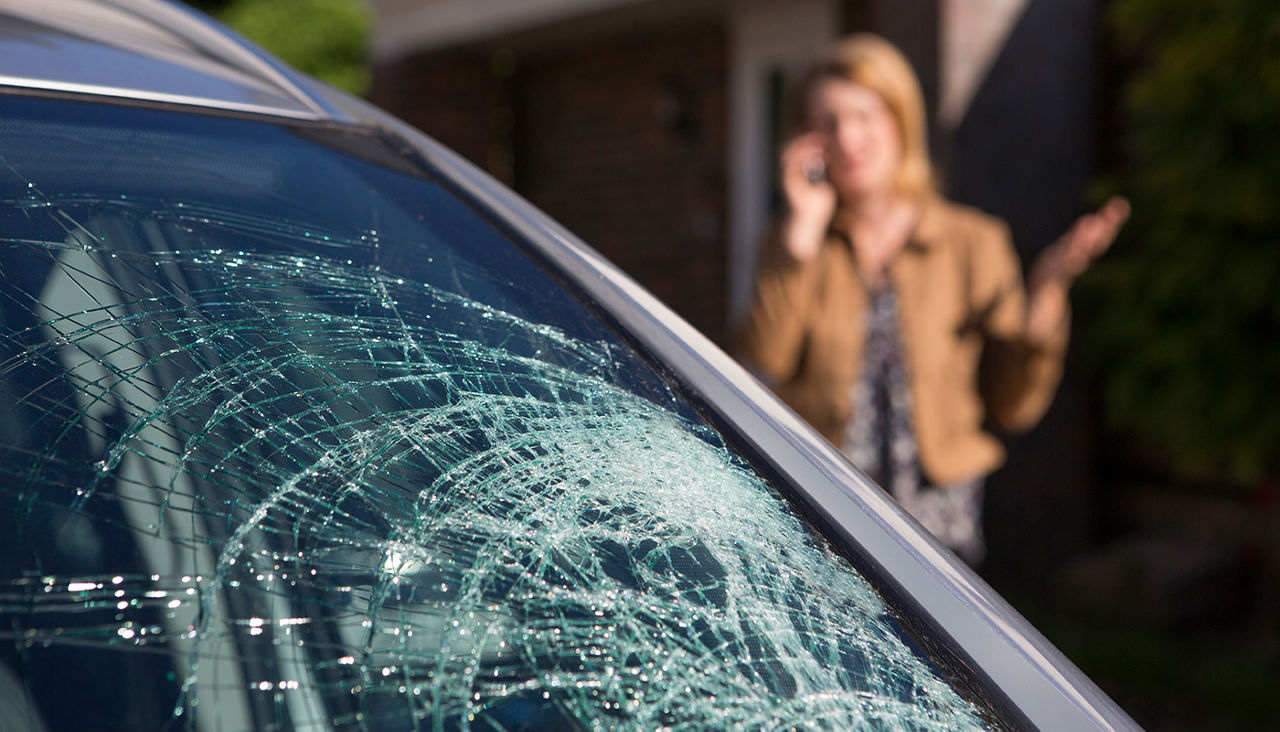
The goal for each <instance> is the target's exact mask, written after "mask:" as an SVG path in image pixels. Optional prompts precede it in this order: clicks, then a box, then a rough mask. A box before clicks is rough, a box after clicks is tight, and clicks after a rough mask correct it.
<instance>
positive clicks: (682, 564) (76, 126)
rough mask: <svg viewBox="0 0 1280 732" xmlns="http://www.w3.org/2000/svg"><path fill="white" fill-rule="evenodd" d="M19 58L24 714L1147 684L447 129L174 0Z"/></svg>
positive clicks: (4, 506) (577, 713)
mask: <svg viewBox="0 0 1280 732" xmlns="http://www.w3.org/2000/svg"><path fill="white" fill-rule="evenodd" d="M0 58H2V59H3V64H0V68H3V70H4V71H3V72H2V75H0V128H2V129H3V133H2V134H0V199H3V200H2V202H0V226H3V235H2V237H0V522H3V526H4V527H5V528H4V531H3V532H0V547H2V549H0V726H4V727H6V728H17V729H72V728H74V729H169V728H185V729H198V730H213V729H228V730H239V729H285V728H290V729H313V728H315V729H329V728H343V729H346V728H353V729H370V730H383V729H395V730H398V729H416V728H428V729H478V730H525V729H694V728H697V729H702V728H713V729H718V728H751V729H756V728H769V729H779V728H788V729H899V728H902V729H1024V728H1042V729H1071V730H1080V729H1127V728H1132V727H1134V724H1133V722H1132V720H1131V719H1130V718H1129V717H1128V716H1126V715H1125V713H1124V712H1123V711H1122V710H1121V709H1120V708H1119V707H1117V706H1116V705H1115V704H1114V703H1113V702H1112V701H1111V700H1110V699H1108V698H1107V697H1106V695H1105V694H1103V693H1102V692H1101V691H1100V690H1099V689H1098V688H1097V687H1096V686H1095V685H1094V684H1093V683H1092V682H1091V681H1089V680H1088V679H1087V678H1085V677H1084V676H1083V675H1082V674H1081V673H1080V672H1079V671H1078V670H1077V669H1076V668H1075V667H1074V666H1072V665H1071V664H1070V662H1068V661H1067V660H1066V659H1065V658H1064V657H1063V656H1062V655H1061V654H1060V653H1059V652H1058V651H1057V650H1055V649H1054V648H1053V647H1052V646H1051V645H1050V644H1049V643H1047V642H1046V641H1045V640H1044V639H1043V638H1042V637H1041V636H1040V635H1039V634H1038V633H1037V632H1036V631H1035V630H1034V629H1033V628H1032V627H1030V625H1029V624H1027V623H1026V621H1025V620H1023V619H1022V618H1020V617H1019V616H1018V615H1017V614H1016V613H1015V612H1014V611H1013V610H1012V609H1011V608H1010V607H1009V606H1008V605H1007V604H1006V603H1005V602H1004V601H1003V600H1001V599H1000V598H999V596H998V595H996V594H995V593H994V592H993V591H992V590H991V589H990V588H989V587H987V586H986V585H985V584H984V583H983V582H982V580H981V579H979V578H978V577H977V575H975V574H974V573H973V572H972V571H970V570H969V568H967V567H966V566H964V565H963V564H962V563H960V562H959V561H958V560H957V559H956V558H955V557H954V556H953V555H951V554H950V553H949V552H948V551H947V550H946V549H944V548H942V547H941V546H940V545H939V544H938V543H937V542H936V541H935V540H933V539H932V538H931V537H930V536H928V535H927V533H925V532H924V531H923V530H922V529H921V528H920V527H919V526H918V525H917V524H916V523H915V522H914V521H913V520H912V519H911V518H910V517H908V516H907V515H906V514H905V513H904V512H903V511H902V510H901V509H900V508H899V507H898V506H897V505H895V504H894V502H893V501H892V500H891V499H890V498H889V497H887V496H886V494H885V493H883V492H882V491H881V490H880V489H879V488H877V487H876V486H875V485H874V484H872V483H871V482H869V481H868V480H867V479H866V478H865V477H864V476H863V475H862V474H861V473H859V472H858V471H857V469H856V468H855V467H853V466H852V465H850V464H849V463H848V462H847V461H846V460H845V459H844V458H843V457H842V456H841V455H839V453H838V452H836V451H835V450H833V449H832V447H831V446H830V445H828V444H826V443H825V442H824V441H823V440H822V438H821V437H819V436H818V435H817V434H816V433H814V432H813V431H812V430H811V429H810V428H809V427H807V426H806V425H804V424H803V423H802V422H801V421H800V420H799V419H798V418H797V417H796V416H795V415H794V413H792V412H791V411H789V410H788V409H787V408H786V407H784V406H783V405H781V403H780V402H779V401H778V400H777V399H775V398H774V397H773V396H772V395H771V394H770V393H769V392H768V391H767V390H766V389H765V388H764V387H763V386H761V385H760V384H759V383H758V382H757V381H755V380H754V379H753V378H752V377H751V376H750V375H749V374H748V373H746V372H745V371H744V370H743V369H742V368H740V367H739V366H738V365H737V364H736V363H734V362H733V361H732V360H731V359H730V358H729V357H727V356H726V355H725V354H724V353H722V352H721V351H720V350H719V349H718V348H716V347H715V346H714V345H713V344H712V343H711V342H710V341H708V340H707V339H706V338H705V337H703V336H702V335H700V334H699V333H697V332H696V331H695V330H693V329H692V328H691V327H690V326H689V325H687V324H686V323H684V322H683V321H682V320H680V319H679V318H678V317H677V316H675V315H674V314H672V313H671V312H670V311H669V310H668V309H667V308H666V307H664V306H663V305H662V304H661V303H659V302H658V301H656V300H655V299H654V298H653V297H652V296H651V295H649V294H648V293H646V292H645V291H644V290H643V289H642V288H640V287H639V286H637V285H636V283H635V282H633V281H632V280H631V279H629V278H628V277H626V276H625V275H624V274H622V273H621V272H620V271H618V270H617V269H616V268H614V267H613V266H611V265H610V264H609V263H608V262H606V261H604V260H603V259H602V258H601V257H600V256H599V255H597V254H596V253H594V252H593V251H592V250H591V249H590V248H589V247H588V246H587V245H586V244H584V243H583V242H581V241H579V240H578V239H577V238H575V237H574V236H573V235H572V234H571V233H569V232H567V231H565V230H564V229H563V228H562V227H560V226H559V225H558V224H556V223H555V222H554V221H552V220H550V219H549V218H548V217H547V216H545V215H544V214H542V213H541V212H539V211H537V210H536V209H534V208H533V207H532V206H530V205H529V204H528V203H526V202H524V201H522V200H521V199H520V198H519V197H517V196H516V195H515V194H513V193H512V192H510V191H508V190H506V189H505V188H503V187H502V186H501V185H500V184H498V183H496V182H495V181H494V180H492V179H491V178H489V177H488V176H487V175H485V174H484V173H483V172H481V171H479V170H478V169H477V168H475V167H474V166H472V165H470V164H469V163H467V162H465V161H464V160H462V159H460V158H459V157H458V156H457V155H455V154H454V153H452V152H450V151H449V150H448V149H446V148H444V147H443V146H441V145H440V144H439V143H437V142H436V141H434V140H432V139H430V138H429V137H427V136H425V135H423V134H422V133H420V132H418V131H416V130H414V129H412V128H410V127H408V126H407V125H405V124H403V123H402V122H399V121H398V120H395V119H393V118H391V117H389V116H388V115H386V114H384V113H382V112H380V111H379V110H377V109H375V108H373V107H372V106H370V105H368V104H366V103H364V102H362V101H360V100H358V99H355V98H353V97H350V96H347V95H345V94H343V93H340V92H338V91H335V90H334V89H332V88H329V87H327V86H325V85H323V84H321V83H319V82H317V81H315V80H313V79H310V78H307V77H305V76H303V75H301V74H299V73H297V72H295V71H293V70H291V69H289V68H287V67H285V66H284V65H282V64H281V63H279V62H277V61H275V60H274V59H272V58H271V57H270V56H268V55H267V54H265V53H263V52H261V51H260V50H257V49H256V48H254V47H253V46H251V45H250V44H248V43H246V42H245V41H243V40H242V39H240V38H239V37H237V36H236V35H235V34H233V33H231V32H230V31H228V30H226V29H224V28H221V27H220V26H218V25H217V24H216V23H214V22H212V21H210V20H208V19H207V18H204V17H203V16H201V15H199V14H198V13H196V12H195V11H192V10H190V9H187V8H186V7H184V6H180V5H177V4H170V3H168V2H165V1H164V0H99V1H97V2H90V1H89V0H45V1H44V2H42V3H40V4H38V5H37V4H33V3H29V2H25V1H24V0H4V1H3V2H0Z"/></svg>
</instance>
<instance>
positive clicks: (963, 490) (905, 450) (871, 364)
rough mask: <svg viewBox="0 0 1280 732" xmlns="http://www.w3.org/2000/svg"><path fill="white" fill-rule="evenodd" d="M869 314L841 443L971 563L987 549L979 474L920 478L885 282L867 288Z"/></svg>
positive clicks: (891, 298)
mask: <svg viewBox="0 0 1280 732" xmlns="http://www.w3.org/2000/svg"><path fill="white" fill-rule="evenodd" d="M867 318H868V321H867V342H866V351H865V356H864V363H863V368H862V370H861V375H860V377H859V378H858V380H857V381H856V382H855V383H854V385H853V395H852V399H851V404H852V405H853V417H852V418H851V419H850V420H849V421H848V422H847V423H846V424H845V428H844V434H843V440H842V448H841V449H842V451H843V452H844V454H845V455H846V456H848V458H849V459H850V460H852V461H853V463H854V465H857V466H858V467H859V468H860V469H861V470H862V471H863V472H864V473H866V474H867V476H868V477H870V478H871V479H872V480H874V481H876V482H877V483H879V484H880V486H881V487H883V488H886V489H887V490H888V491H889V492H890V493H891V494H892V495H893V497H894V498H895V499H897V501H898V502H899V503H900V504H902V506H903V508H905V509H907V512H908V513H910V514H911V515H912V516H914V517H915V518H916V520H917V521H919V522H920V523H921V525H923V526H924V527H925V528H926V529H928V530H929V531H930V532H932V533H933V535H934V536H936V537H938V539H940V540H941V541H942V543H943V544H946V545H947V546H949V547H951V549H952V550H954V551H955V552H956V553H957V554H959V555H960V557H961V558H962V559H964V560H965V561H966V562H968V563H969V564H970V565H974V566H976V565H977V564H978V562H980V561H981V560H982V557H983V554H984V553H985V551H986V549H985V545H984V543H983V539H982V523H981V512H982V491H983V482H984V481H983V478H982V477H977V478H974V479H971V480H964V481H958V482H955V483H950V484H947V485H942V486H934V485H930V484H929V483H928V482H927V481H926V480H925V479H924V474H923V472H922V471H921V469H920V461H919V456H918V453H917V451H916V439H915V430H914V429H913V428H912V425H911V390H910V383H911V382H910V374H909V371H908V364H907V361H906V358H905V355H904V353H903V348H902V338H901V331H900V330H899V326H898V301H897V295H896V294H895V292H894V290H893V288H892V287H891V286H889V285H883V286H880V287H877V288H875V289H873V290H872V291H871V293H870V307H869V310H868V313H867Z"/></svg>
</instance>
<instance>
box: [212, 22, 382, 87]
mask: <svg viewBox="0 0 1280 732" xmlns="http://www.w3.org/2000/svg"><path fill="white" fill-rule="evenodd" d="M215 14H216V15H217V17H218V19H219V20H221V21H222V22H223V23H226V24H227V25H228V26H230V27H232V28H234V29H235V30H236V31H238V32H239V33H241V34H242V35H244V36H245V37H246V38H248V39H249V40H251V41H253V42H254V43H257V44H258V45H260V46H262V47H263V48H265V49H267V50H268V51H270V52H271V53H273V54H275V55H276V56H279V57H280V58H281V59H283V60H284V61H285V62H286V63H288V64H289V65H290V66H293V67H294V68H296V69H299V70H300V71H303V72H305V73H308V74H311V75H312V76H315V77H316V78H319V79H322V80H323V81H326V82H328V83H330V84H333V85H334V86H337V87H339V88H341V89H346V90H347V91H349V92H351V93H353V94H364V93H365V91H366V90H367V89H368V87H369V66H368V59H367V50H368V38H369V31H370V25H371V20H370V18H369V14H368V11H367V9H366V7H365V4H364V2H362V0H229V2H226V3H225V4H224V5H223V7H222V8H221V9H218V10H215Z"/></svg>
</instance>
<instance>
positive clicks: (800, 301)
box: [733, 225, 822, 386]
mask: <svg viewBox="0 0 1280 732" xmlns="http://www.w3.org/2000/svg"><path fill="white" fill-rule="evenodd" d="M821 258H822V257H821V255H819V256H818V257H817V258H816V260H815V261H811V262H799V261H797V260H796V259H795V258H794V257H792V256H791V254H790V253H789V252H787V251H786V249H785V248H784V247H783V245H782V242H781V238H780V236H779V235H778V231H777V227H776V225H775V226H774V227H772V228H771V229H770V231H769V233H768V235H767V236H766V237H765V241H764V245H763V247H762V248H761V252H760V262H759V266H758V269H757V274H756V283H755V285H756V291H755V297H754V300H753V302H752V304H751V310H750V312H749V313H748V315H747V318H746V320H745V322H744V323H743V324H742V326H741V327H740V328H738V329H737V332H736V333H735V336H734V343H733V348H734V353H735V354H736V355H737V356H738V357H739V358H741V359H742V360H743V361H745V362H746V363H747V364H748V365H749V366H750V367H752V368H754V369H755V370H756V371H757V372H758V373H759V374H760V375H761V376H763V377H764V378H765V379H766V380H767V381H768V382H769V383H770V385H771V386H776V385H778V384H781V383H785V382H786V381H788V380H789V379H790V378H791V377H792V376H794V375H795V373H796V371H797V369H798V368H799V366H800V359H801V353H802V351H803V348H804V343H805V335H806V331H807V329H808V323H810V322H812V320H811V316H812V313H813V310H814V308H815V307H816V306H817V300H818V296H817V291H816V288H817V284H818V273H819V271H820V267H821V264H820V261H819V260H821Z"/></svg>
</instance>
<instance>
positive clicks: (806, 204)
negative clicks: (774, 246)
mask: <svg viewBox="0 0 1280 732" xmlns="http://www.w3.org/2000/svg"><path fill="white" fill-rule="evenodd" d="M826 140H827V138H826V135H824V134H822V133H820V132H806V133H804V134H802V135H799V136H798V137H795V138H794V139H792V140H791V141H790V142H788V143H787V145H786V147H784V148H783V149H782V155H781V159H780V161H779V162H780V166H781V176H782V193H783V195H784V196H785V197H786V203H787V214H786V216H785V217H784V218H783V222H782V230H781V232H780V233H781V236H782V241H783V244H784V245H785V246H786V249H787V251H788V252H789V253H790V254H791V256H793V257H795V258H796V259H797V260H799V261H801V262H807V261H809V260H811V259H813V258H814V257H816V256H817V255H818V250H819V249H821V248H822V242H823V239H825V238H826V234H827V227H828V226H830V225H831V218H832V216H834V215H835V212H836V190H835V188H834V187H833V186H832V185H831V183H830V182H829V181H828V180H827V179H826V176H825V174H824V169H825V165H824V163H823V159H824V155H825V150H826Z"/></svg>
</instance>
